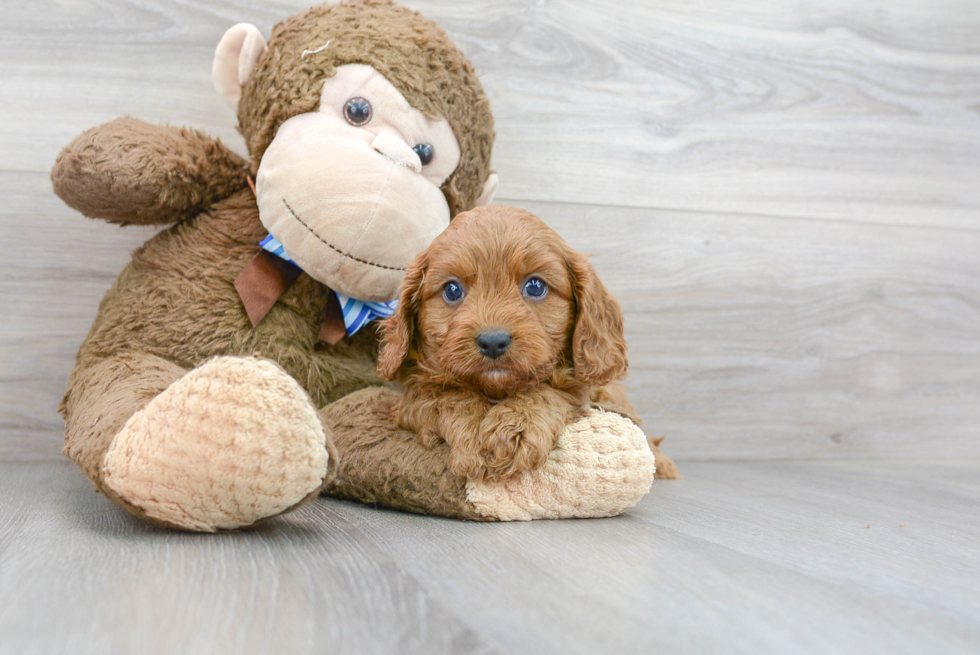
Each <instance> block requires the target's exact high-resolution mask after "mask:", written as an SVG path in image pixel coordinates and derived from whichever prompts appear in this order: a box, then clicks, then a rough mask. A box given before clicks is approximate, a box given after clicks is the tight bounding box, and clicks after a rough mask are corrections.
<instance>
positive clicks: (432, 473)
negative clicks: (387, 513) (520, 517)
mask: <svg viewBox="0 0 980 655" xmlns="http://www.w3.org/2000/svg"><path fill="white" fill-rule="evenodd" d="M398 398H399V395H398V394H397V393H395V392H393V391H391V390H388V389H382V388H372V389H364V390H363V391H358V392H357V393H353V394H351V395H349V396H347V397H345V398H343V399H341V400H339V401H337V402H335V403H333V404H332V405H329V406H328V407H325V408H324V409H323V410H321V411H320V418H321V420H322V421H323V425H324V427H326V428H327V429H329V430H330V431H331V432H332V434H333V438H334V444H335V445H336V446H337V450H338V451H339V452H340V470H339V473H338V475H337V477H336V478H335V479H334V481H333V482H332V483H331V484H330V485H328V486H327V488H326V490H325V491H326V492H327V493H329V494H331V495H335V496H342V497H345V498H351V499H353V500H360V501H361V502H364V503H378V504H380V505H384V506H385V507H393V508H395V509H401V510H406V511H409V512H417V513H419V514H438V515H440V516H449V517H453V518H461V519H474V520H487V519H484V518H482V517H481V516H480V515H479V514H478V513H477V512H476V509H475V508H474V507H473V505H472V504H470V503H469V502H467V500H466V486H465V485H466V482H465V480H462V479H460V478H458V477H456V476H455V475H453V474H452V472H450V471H449V466H448V464H449V447H448V446H447V445H446V444H444V443H443V444H439V445H437V446H436V447H434V448H432V449H431V450H430V449H428V448H425V447H424V446H422V445H421V444H420V443H419V441H418V438H417V437H416V436H415V434H414V433H412V432H408V431H406V430H402V429H401V428H399V427H398V426H397V425H396V424H395V422H394V421H393V420H392V411H393V410H394V407H395V404H396V403H397V402H398Z"/></svg>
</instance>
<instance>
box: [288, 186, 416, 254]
mask: <svg viewBox="0 0 980 655" xmlns="http://www.w3.org/2000/svg"><path fill="white" fill-rule="evenodd" d="M282 204H284V205H285V206H286V209H288V210H289V213H290V214H292V215H293V218H295V219H296V220H297V221H299V224H300V225H302V226H303V227H305V228H306V229H307V230H309V231H310V234H312V235H313V236H315V237H316V238H317V239H319V240H320V243H322V244H323V245H325V246H326V247H328V248H330V249H331V250H333V251H334V252H335V253H337V254H338V255H340V256H341V257H346V258H347V259H353V260H354V261H355V262H358V263H360V264H367V265H368V266H374V267H375V268H383V269H384V270H386V271H407V270H408V268H399V267H397V266H385V265H384V264H376V263H375V262H369V261H368V260H366V259H361V258H360V257H355V256H354V255H351V254H349V253H346V252H344V251H343V250H341V249H340V248H337V247H336V246H334V245H333V244H331V243H330V242H328V241H327V240H326V239H324V238H323V237H321V236H320V235H319V234H317V233H316V231H315V230H314V229H313V228H312V227H310V226H309V225H307V224H306V222H304V221H303V219H302V218H300V217H299V216H297V215H296V212H294V211H293V208H292V207H290V206H289V203H288V202H286V199H285V198H283V199H282Z"/></svg>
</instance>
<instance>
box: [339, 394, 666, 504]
mask: <svg viewBox="0 0 980 655" xmlns="http://www.w3.org/2000/svg"><path fill="white" fill-rule="evenodd" d="M398 398H399V396H398V394H396V393H394V392H393V391H389V390H386V389H380V388H372V389H363V390H361V391H356V392H354V393H352V394H350V395H348V396H346V397H344V398H341V399H340V400H338V401H337V402H335V403H333V404H332V405H328V406H327V407H325V408H323V409H322V410H321V411H320V416H321V418H322V419H323V422H324V425H326V426H327V427H328V428H329V429H330V431H331V434H332V436H333V439H334V443H335V445H336V447H337V450H338V451H339V453H340V457H339V459H340V464H339V472H338V475H337V477H336V478H334V480H333V481H332V482H331V484H330V485H329V486H328V487H327V488H326V491H327V493H330V494H332V495H336V496H342V497H346V498H354V499H357V500H361V501H363V502H366V503H372V504H374V503H377V504H381V505H386V506H388V507H394V508H397V509H404V510H409V511H412V512H420V513H423V514H440V515H442V516H452V517H456V518H464V519H476V520H484V521H526V520H530V519H545V518H550V519H555V518H588V517H600V516H615V515H616V514H620V513H622V512H624V511H626V510H627V509H629V508H630V507H632V506H633V505H635V504H636V503H637V502H638V501H639V500H640V498H642V497H643V496H644V495H645V494H646V493H647V492H648V491H649V490H650V485H651V484H652V483H653V475H654V456H653V453H652V451H651V450H650V446H649V445H648V443H647V440H646V437H645V436H644V434H643V432H642V431H641V430H640V428H639V427H637V425H636V424H635V423H633V422H632V421H630V420H629V419H627V418H625V417H623V416H621V415H620V414H618V413H615V412H606V411H602V410H598V409H596V410H592V411H590V412H589V413H588V415H586V416H585V417H584V418H582V419H580V420H579V421H577V422H575V423H573V424H571V425H569V426H567V427H566V428H565V430H564V431H563V432H562V434H561V435H560V436H559V438H558V444H557V445H556V446H555V448H554V450H552V451H551V453H550V454H549V455H548V460H547V461H546V462H545V464H544V465H543V466H542V467H541V468H539V469H536V470H534V471H529V472H524V473H521V474H520V475H519V476H517V477H515V478H512V479H508V480H504V481H501V482H474V481H469V482H467V481H466V480H464V479H462V478H460V477H459V476H457V475H455V474H453V472H452V471H451V470H450V467H449V455H450V453H449V447H448V446H447V445H446V444H445V443H440V444H436V445H434V446H433V447H432V448H426V447H425V446H423V445H421V444H420V443H419V441H418V438H417V437H416V435H415V434H413V433H411V432H408V431H407V430H402V429H400V428H399V427H398V426H397V425H396V424H395V423H394V421H393V420H392V417H391V408H392V407H393V406H394V405H395V403H397V402H398Z"/></svg>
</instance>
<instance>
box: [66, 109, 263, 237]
mask: <svg viewBox="0 0 980 655" xmlns="http://www.w3.org/2000/svg"><path fill="white" fill-rule="evenodd" d="M246 173H247V164H246V162H245V161H244V160H243V159H242V158H241V157H239V156H238V155H236V154H235V153H233V152H232V151H231V150H228V148H226V147H224V146H223V145H222V144H221V142H220V141H218V140H217V139H212V138H210V137H207V136H205V135H203V134H201V133H200V132H198V131H196V130H191V129H188V128H178V127H167V126H159V125H151V124H149V123H146V122H144V121H140V120H137V119H135V118H130V117H125V118H117V119H116V120H114V121H111V122H109V123H106V124H105V125H102V126H99V127H94V128H92V129H90V130H88V131H86V132H85V133H83V134H82V135H81V136H79V137H78V138H76V139H75V140H74V141H72V142H71V143H70V144H69V145H68V146H67V147H66V148H64V149H63V150H62V151H61V154H60V155H58V159H57V161H56V162H55V165H54V168H53V169H52V171H51V182H52V184H53V185H54V191H55V193H57V194H58V196H59V197H60V198H61V199H62V200H64V201H65V202H66V203H67V204H68V205H69V206H71V207H73V208H75V209H77V210H78V211H80V212H81V213H83V214H85V215H86V216H88V217H89V218H103V219H105V220H107V221H110V222H112V223H119V224H121V225H149V224H153V223H174V222H177V221H182V220H184V219H186V218H190V217H191V216H195V215H196V214H198V213H200V212H201V211H203V210H204V209H206V208H207V207H209V206H210V205H211V204H213V203H214V202H216V201H218V200H221V199H223V198H227V197H228V196H230V195H231V194H232V193H234V192H235V191H237V190H239V189H242V188H244V187H245V185H246V184H247V182H246Z"/></svg>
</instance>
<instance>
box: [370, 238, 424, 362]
mask: <svg viewBox="0 0 980 655" xmlns="http://www.w3.org/2000/svg"><path fill="white" fill-rule="evenodd" d="M427 262H428V258H427V253H426V252H425V251H423V252H422V253H420V254H419V255H418V256H417V257H416V258H415V259H414V260H413V261H412V263H411V264H409V266H408V271H407V272H406V273H405V281H404V282H403V283H402V290H401V294H400V295H399V297H398V307H397V308H396V309H395V313H394V314H392V315H391V316H389V317H388V318H386V319H385V320H384V322H382V323H381V352H380V353H378V377H380V378H381V379H382V380H394V379H395V376H396V375H398V369H400V368H401V367H402V365H403V364H404V363H405V360H406V359H408V355H409V352H410V351H411V348H412V342H413V341H414V340H415V322H416V320H417V319H418V313H419V307H420V306H421V304H422V283H423V282H425V269H426V267H427Z"/></svg>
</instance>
